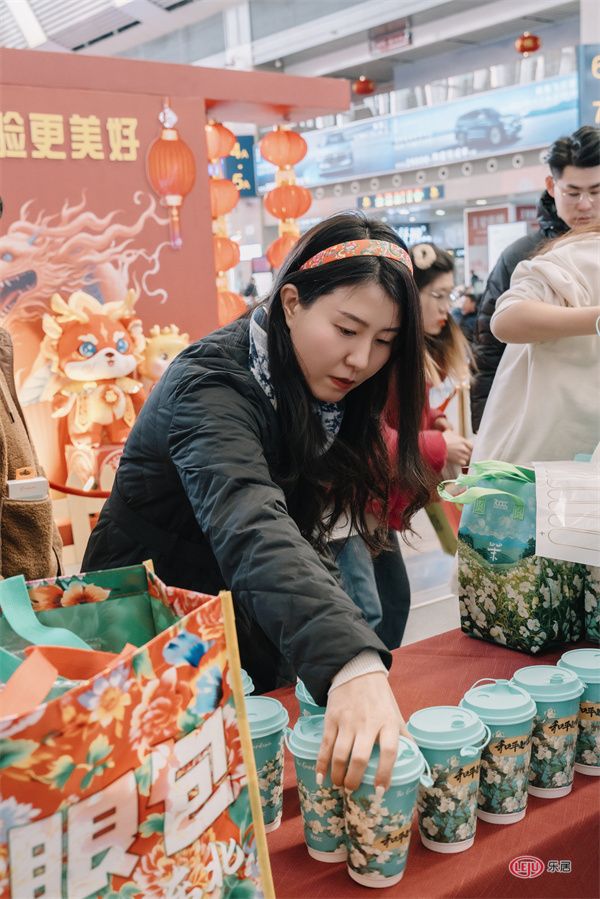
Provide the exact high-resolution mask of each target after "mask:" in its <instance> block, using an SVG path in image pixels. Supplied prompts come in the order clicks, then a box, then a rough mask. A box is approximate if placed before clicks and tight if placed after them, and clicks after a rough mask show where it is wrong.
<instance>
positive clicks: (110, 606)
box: [0, 566, 273, 899]
mask: <svg viewBox="0 0 600 899" xmlns="http://www.w3.org/2000/svg"><path fill="white" fill-rule="evenodd" d="M28 591H29V597H30V601H31V605H32V608H33V609H34V610H35V611H36V612H37V619H38V622H39V623H41V624H43V625H45V626H46V627H63V628H64V627H66V628H69V629H71V630H72V631H73V632H75V633H77V634H78V636H79V637H81V638H82V639H84V640H86V641H88V642H89V643H90V644H91V645H93V646H94V648H98V649H100V650H102V651H104V652H116V653H121V655H119V656H118V658H117V656H115V657H114V662H111V663H109V664H108V665H107V666H106V667H104V668H103V670H101V671H100V672H99V673H97V674H95V675H94V676H92V677H90V678H88V679H85V680H82V681H79V682H77V685H76V686H75V687H73V688H71V689H69V690H67V692H65V693H63V694H62V695H60V696H58V697H57V698H55V699H51V700H50V701H47V702H45V703H43V704H42V705H39V706H37V707H35V708H33V709H26V710H24V711H23V713H22V714H19V715H12V716H9V717H0V897H1V899H9V897H10V899H22V897H25V896H32V897H33V896H47V897H51V899H59V897H60V899H88V897H94V899H97V897H102V899H135V897H140V899H142V897H143V899H147V897H155V899H163V897H173V899H187V897H189V899H226V897H233V896H240V897H242V896H243V899H253V897H256V899H262V897H263V896H266V897H270V896H273V890H272V883H271V877H270V870H269V862H268V854H267V850H266V842H265V836H264V829H263V823H262V816H261V813H260V798H259V794H258V786H257V779H256V770H255V767H254V759H253V755H252V748H251V742H250V735H249V732H248V728H247V721H246V717H245V707H244V699H243V693H242V685H241V671H240V667H239V657H238V654H237V643H236V640H235V625H234V620H233V608H232V602H231V596H230V594H227V593H223V594H221V595H220V596H207V595H203V594H199V593H193V592H190V591H184V590H181V589H173V590H171V589H170V588H168V587H166V586H165V585H164V584H162V583H161V582H160V581H159V580H158V578H156V577H155V575H153V574H152V573H151V572H150V571H147V570H146V569H145V568H144V567H143V566H136V567H134V568H127V569H119V570H115V571H103V572H94V573H93V574H91V575H83V576H80V577H78V578H60V579H57V580H54V581H46V582H38V583H35V584H31V585H29V586H28ZM65 596H66V597H67V601H66V602H65V601H64V599H65ZM75 597H77V600H75ZM74 600H75V601H76V602H78V603H79V605H74V604H73V602H74ZM181 614H184V617H183V618H181V619H180V618H179V615H181ZM0 640H1V641H2V645H3V647H5V648H6V649H8V650H9V651H10V652H13V653H15V654H16V655H19V654H20V653H21V652H22V651H23V649H24V648H25V646H26V642H27V641H26V640H24V639H23V637H21V636H19V635H18V634H16V633H15V632H14V631H13V630H12V629H11V628H10V626H9V624H8V622H7V620H6V618H5V616H3V615H0ZM128 644H129V646H128ZM131 644H133V646H131ZM124 647H126V648H125V650H124V651H123V652H121V651H122V650H123V648H124ZM91 655H92V654H90V656H91ZM59 673H60V672H59ZM0 697H1V694H0Z"/></svg>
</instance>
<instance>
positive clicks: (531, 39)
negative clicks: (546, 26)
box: [515, 31, 542, 57]
mask: <svg viewBox="0 0 600 899" xmlns="http://www.w3.org/2000/svg"><path fill="white" fill-rule="evenodd" d="M541 46H542V42H541V40H540V38H539V37H538V36H537V34H530V33H529V31H524V32H523V34H521V35H520V36H519V37H518V38H517V39H516V41H515V49H516V51H517V53H521V54H522V55H523V56H525V57H527V56H529V54H530V53H535V52H536V50H539V49H540V47H541Z"/></svg>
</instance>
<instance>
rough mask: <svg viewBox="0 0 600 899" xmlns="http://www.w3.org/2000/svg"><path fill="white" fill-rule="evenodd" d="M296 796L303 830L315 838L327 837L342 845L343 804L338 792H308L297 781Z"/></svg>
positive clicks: (301, 782)
mask: <svg viewBox="0 0 600 899" xmlns="http://www.w3.org/2000/svg"><path fill="white" fill-rule="evenodd" d="M298 795H299V797H300V805H301V807H302V820H303V822H304V827H305V829H306V830H309V831H310V832H311V833H312V834H313V836H315V837H319V836H322V835H327V836H329V837H333V839H337V840H339V842H340V844H341V843H343V837H344V803H343V799H342V794H341V792H340V790H336V789H335V787H317V788H316V789H314V790H310V789H309V788H308V787H307V786H306V785H305V784H304V783H303V781H301V780H298Z"/></svg>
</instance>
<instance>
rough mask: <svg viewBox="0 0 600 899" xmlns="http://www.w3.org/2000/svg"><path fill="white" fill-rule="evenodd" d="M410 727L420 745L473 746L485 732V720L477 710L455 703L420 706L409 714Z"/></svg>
mask: <svg viewBox="0 0 600 899" xmlns="http://www.w3.org/2000/svg"><path fill="white" fill-rule="evenodd" d="M407 727H408V730H409V731H410V733H411V734H412V735H413V737H414V738H415V740H416V741H417V743H418V745H419V746H424V747H426V748H427V749H458V748H460V747H462V746H471V745H473V744H474V743H477V742H479V740H481V739H482V737H484V736H485V734H486V730H485V727H484V726H483V722H482V721H481V719H480V718H479V716H478V715H476V714H475V712H472V711H471V710H470V709H464V708H460V707H459V706H455V705H436V706H430V707H429V708H427V709H419V710H418V711H417V712H413V714H412V715H411V716H410V718H409V719H408V724H407Z"/></svg>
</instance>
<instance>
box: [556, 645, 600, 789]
mask: <svg viewBox="0 0 600 899" xmlns="http://www.w3.org/2000/svg"><path fill="white" fill-rule="evenodd" d="M558 666H559V668H568V669H569V670H570V671H574V672H575V674H576V675H577V677H578V678H579V680H580V681H582V683H583V684H584V685H585V690H584V692H583V694H582V696H581V699H580V700H579V733H578V736H577V748H576V751H575V770H576V771H578V772H579V773H580V774H587V775H591V776H592V777H598V775H600V650H598V649H572V650H570V651H569V652H565V653H564V654H563V655H562V656H561V657H560V659H559V660H558Z"/></svg>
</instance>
